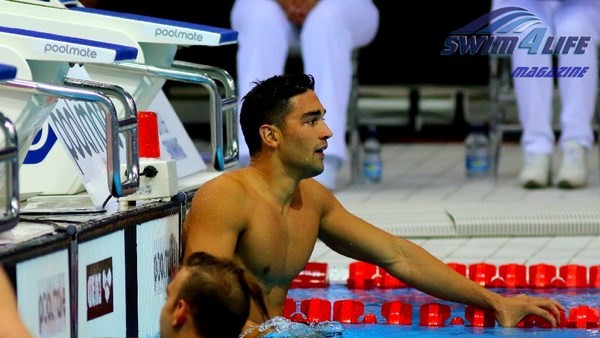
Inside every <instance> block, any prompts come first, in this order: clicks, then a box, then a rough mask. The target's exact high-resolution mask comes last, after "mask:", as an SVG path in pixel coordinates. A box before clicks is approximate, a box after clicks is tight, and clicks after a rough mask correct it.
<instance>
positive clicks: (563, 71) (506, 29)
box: [441, 7, 591, 77]
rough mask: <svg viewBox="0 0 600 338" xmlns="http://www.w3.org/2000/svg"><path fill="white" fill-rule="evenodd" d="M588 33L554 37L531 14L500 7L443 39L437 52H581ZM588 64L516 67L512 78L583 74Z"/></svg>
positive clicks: (580, 75) (583, 51)
mask: <svg viewBox="0 0 600 338" xmlns="http://www.w3.org/2000/svg"><path fill="white" fill-rule="evenodd" d="M590 41H591V36H554V35H551V34H549V29H548V27H546V26H544V25H543V23H542V22H541V20H540V19H539V18H538V17H537V16H536V15H535V14H533V13H531V12H530V11H528V10H527V9H525V8H521V7H503V8H499V9H496V10H494V11H492V12H490V13H487V14H485V15H483V16H481V17H479V18H477V19H476V20H474V21H472V22H471V23H469V24H467V25H466V26H464V27H462V28H460V29H457V30H455V31H453V32H452V33H451V35H450V36H448V37H447V38H446V41H445V42H444V48H443V49H442V52H441V55H445V56H450V55H457V54H458V55H512V54H513V53H514V52H515V51H516V50H517V49H522V50H524V51H526V52H527V53H528V54H549V55H561V54H563V55H564V54H575V55H577V54H584V53H585V52H586V50H587V48H588V47H590ZM588 70H589V67H579V66H577V65H573V66H562V67H516V68H515V69H514V70H513V73H512V76H513V77H583V76H585V74H586V73H587V71H588Z"/></svg>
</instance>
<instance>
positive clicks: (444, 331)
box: [268, 284, 600, 338]
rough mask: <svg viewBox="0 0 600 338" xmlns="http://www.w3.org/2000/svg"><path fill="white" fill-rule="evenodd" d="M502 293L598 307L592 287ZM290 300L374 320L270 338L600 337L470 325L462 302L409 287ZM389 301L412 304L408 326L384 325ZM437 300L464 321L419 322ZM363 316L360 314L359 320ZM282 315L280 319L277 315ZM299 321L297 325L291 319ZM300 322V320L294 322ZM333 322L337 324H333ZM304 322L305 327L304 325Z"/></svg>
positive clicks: (301, 292)
mask: <svg viewBox="0 0 600 338" xmlns="http://www.w3.org/2000/svg"><path fill="white" fill-rule="evenodd" d="M492 290H493V291H495V292H498V293H501V294H504V295H509V296H510V295H518V294H522V293H525V294H529V295H534V296H543V297H549V298H554V299H556V300H558V301H559V302H561V304H562V305H563V306H564V307H565V308H566V310H567V311H566V313H567V316H568V313H569V310H570V309H571V308H574V307H577V306H580V305H587V306H589V307H590V308H595V309H599V308H600V289H596V288H577V289H573V288H569V289H555V288H551V289H529V288H525V289H492ZM288 298H291V299H293V300H295V301H296V303H297V304H298V305H297V311H300V302H301V301H302V300H306V299H313V298H320V299H327V300H329V301H330V302H331V304H332V308H333V304H334V302H335V301H337V300H347V299H351V300H357V301H361V302H362V303H363V304H364V306H365V309H364V314H368V313H372V314H373V315H375V317H376V318H377V323H376V324H341V323H338V322H333V323H325V324H323V325H325V327H319V326H318V325H316V326H314V327H312V328H311V329H312V330H310V331H308V332H310V333H307V331H306V328H304V329H303V331H302V332H300V331H296V332H294V330H295V329H294V328H291V329H290V328H287V332H277V333H276V332H273V333H272V334H269V335H268V337H310V336H313V337H386V338H387V337H449V336H454V337H457V336H458V337H462V336H473V335H477V336H479V337H485V336H503V337H523V336H531V335H534V336H536V337H600V328H593V329H573V328H556V329H549V328H537V327H534V328H503V327H501V326H499V325H497V324H496V326H494V327H472V326H470V325H469V322H468V320H467V319H466V318H465V306H464V305H462V304H457V303H452V302H446V301H443V300H440V299H438V298H435V297H432V296H429V295H427V294H425V293H423V292H420V291H418V290H416V289H412V288H398V289H369V290H362V289H348V288H347V287H346V286H345V285H342V284H333V285H330V286H329V287H327V288H314V289H291V290H290V292H289V293H288ZM389 301H401V302H403V303H410V304H412V314H413V320H412V325H394V324H387V323H386V319H385V317H383V316H382V314H381V304H383V303H385V302H389ZM427 303H438V304H446V305H448V306H449V307H450V310H451V314H450V317H449V318H454V317H461V318H462V319H464V322H465V325H450V319H448V320H447V321H446V322H445V325H444V326H442V327H427V326H420V325H419V310H420V307H421V305H422V304H427ZM362 317H363V316H360V317H359V321H361V320H362ZM280 319H283V318H280ZM294 324H298V323H294ZM298 325H304V324H298ZM336 325H337V326H336ZM304 326H306V325H304Z"/></svg>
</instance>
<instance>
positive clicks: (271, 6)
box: [231, 0, 294, 166]
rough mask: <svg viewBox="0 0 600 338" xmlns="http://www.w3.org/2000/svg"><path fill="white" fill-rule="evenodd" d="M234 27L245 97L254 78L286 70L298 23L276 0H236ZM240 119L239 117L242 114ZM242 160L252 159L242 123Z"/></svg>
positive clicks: (239, 78)
mask: <svg viewBox="0 0 600 338" xmlns="http://www.w3.org/2000/svg"><path fill="white" fill-rule="evenodd" d="M231 28H232V29H234V30H236V31H237V32H238V52H237V92H238V111H239V108H241V100H242V99H243V97H244V96H245V95H246V94H247V93H248V92H249V91H250V89H251V88H252V87H253V86H254V85H253V82H254V81H260V80H265V79H267V78H269V77H271V76H273V75H279V74H283V72H284V69H285V62H286V60H287V54H288V48H289V44H290V42H291V40H292V37H293V34H294V26H293V25H292V24H291V23H290V22H289V21H288V19H287V17H286V15H285V13H284V12H283V10H282V9H281V6H279V4H278V3H277V1H274V0H236V1H235V3H234V5H233V8H232V10H231ZM238 119H239V117H238ZM238 138H239V149H240V153H239V154H240V164H241V165H242V166H246V165H247V164H248V163H249V162H250V153H249V151H248V146H247V145H246V142H244V136H243V133H242V129H241V127H240V126H239V124H238Z"/></svg>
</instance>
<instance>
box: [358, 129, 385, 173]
mask: <svg viewBox="0 0 600 338" xmlns="http://www.w3.org/2000/svg"><path fill="white" fill-rule="evenodd" d="M362 168H363V170H362V174H363V178H364V181H365V182H367V183H369V182H370V183H377V182H381V177H382V176H383V162H382V161H381V143H379V140H378V139H377V130H376V129H375V126H369V129H368V134H367V138H366V139H365V142H364V143H363V165H362Z"/></svg>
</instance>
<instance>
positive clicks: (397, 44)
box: [96, 0, 491, 85]
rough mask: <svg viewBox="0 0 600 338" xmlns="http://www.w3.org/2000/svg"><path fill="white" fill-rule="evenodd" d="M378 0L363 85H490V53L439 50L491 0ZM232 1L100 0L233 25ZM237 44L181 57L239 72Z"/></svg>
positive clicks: (363, 61) (363, 57)
mask: <svg viewBox="0 0 600 338" xmlns="http://www.w3.org/2000/svg"><path fill="white" fill-rule="evenodd" d="M374 2H375V4H376V5H377V7H378V8H379V10H380V15H381V17H380V27H379V32H378V34H377V36H376V38H375V40H374V41H373V42H372V43H371V45H369V46H367V47H365V48H364V49H363V50H361V54H360V62H359V76H360V82H361V84H447V85H453V84H456V85H476V84H479V85H481V84H487V81H488V77H487V74H488V68H487V62H488V60H487V58H486V57H483V56H451V57H448V56H441V55H440V51H441V50H442V46H443V42H444V40H445V39H446V37H447V36H448V35H449V34H450V32H452V31H453V30H455V29H458V28H460V27H462V26H464V25H466V24H467V23H469V22H471V21H472V20H474V19H476V18H477V17H479V16H481V15H483V14H485V13H486V12H488V11H489V9H490V6H491V2H490V1H489V0H487V1H469V2H459V1H414V2H411V4H410V7H411V8H413V10H412V11H409V10H408V9H407V8H406V7H407V6H406V5H405V2H404V1H394V0H374ZM459 4H463V5H462V6H459ZM465 4H468V6H466V5H465ZM232 5H233V0H213V1H201V2H199V3H196V4H194V7H197V6H200V7H202V8H204V9H202V10H200V11H196V10H190V6H191V2H189V1H184V0H169V1H160V2H159V1H155V0H151V1H144V0H130V1H119V0H100V1H99V2H98V3H97V4H96V7H98V8H104V9H110V10H116V11H122V12H129V13H137V14H143V15H149V16H156V17H162V18H169V19H175V20H181V21H187V22H193V23H199V24H205V25H210V26H217V27H223V28H230V21H229V12H230V10H231V7H232ZM236 48H237V47H236V46H225V47H217V48H215V47H212V48H211V47H189V48H183V49H182V50H180V51H179V52H178V55H177V59H178V60H183V61H190V62H195V63H201V64H209V65H213V66H217V67H221V68H224V69H226V70H227V71H229V72H230V73H231V74H232V75H233V76H235V73H236V69H235V52H236Z"/></svg>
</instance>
